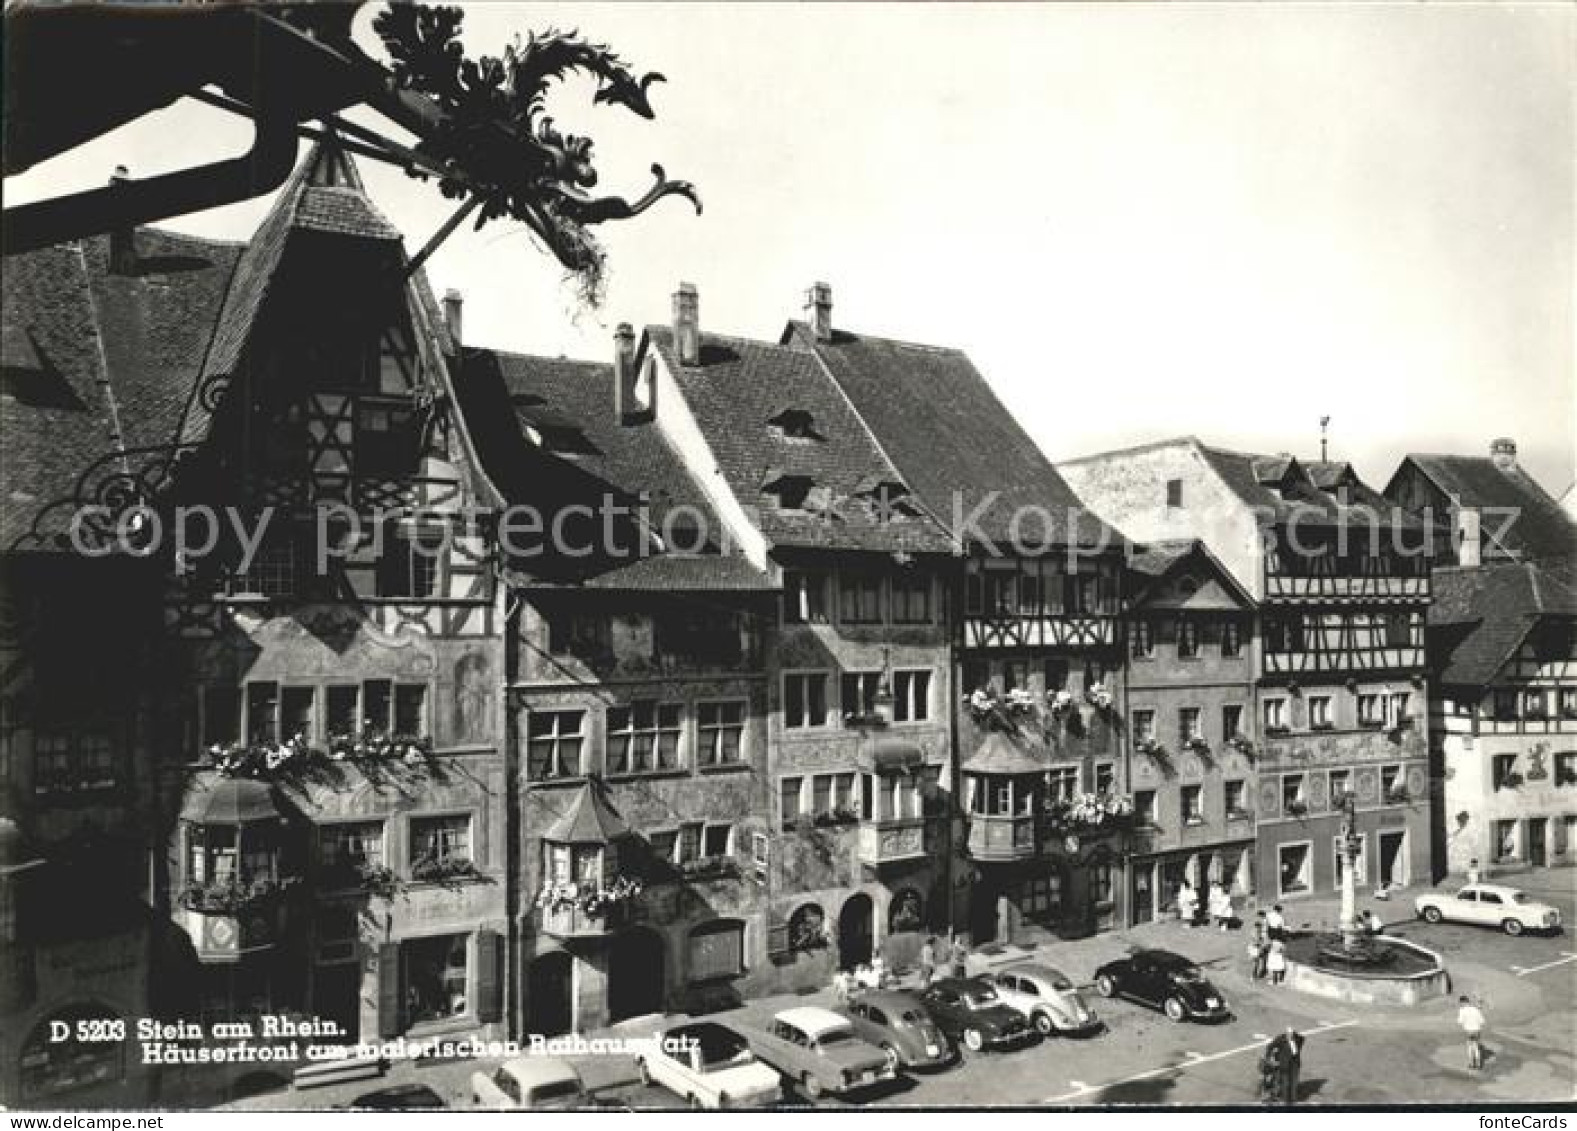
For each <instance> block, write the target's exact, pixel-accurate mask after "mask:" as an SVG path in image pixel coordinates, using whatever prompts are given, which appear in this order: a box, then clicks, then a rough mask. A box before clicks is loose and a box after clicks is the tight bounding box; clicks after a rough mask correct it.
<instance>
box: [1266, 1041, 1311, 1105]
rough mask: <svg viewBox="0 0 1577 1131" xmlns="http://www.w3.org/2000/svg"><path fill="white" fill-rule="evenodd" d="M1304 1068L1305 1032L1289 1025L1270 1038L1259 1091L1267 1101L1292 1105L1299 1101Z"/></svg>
mask: <svg viewBox="0 0 1577 1131" xmlns="http://www.w3.org/2000/svg"><path fill="white" fill-rule="evenodd" d="M1302 1072H1303V1034H1302V1033H1300V1032H1298V1031H1297V1029H1295V1028H1293V1027H1292V1026H1291V1025H1288V1026H1287V1027H1286V1029H1284V1030H1283V1031H1282V1032H1280V1033H1277V1034H1276V1036H1274V1037H1273V1038H1271V1040H1270V1043H1269V1044H1267V1045H1266V1046H1265V1054H1264V1056H1262V1057H1261V1058H1260V1094H1261V1096H1262V1097H1263V1098H1264V1101H1265V1102H1266V1103H1272V1104H1280V1105H1282V1106H1284V1107H1291V1106H1292V1105H1293V1104H1295V1103H1297V1102H1298V1078H1299V1076H1300V1075H1301V1074H1302Z"/></svg>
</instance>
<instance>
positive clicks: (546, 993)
mask: <svg viewBox="0 0 1577 1131" xmlns="http://www.w3.org/2000/svg"><path fill="white" fill-rule="evenodd" d="M574 967H575V960H574V959H573V958H571V957H570V956H569V954H568V953H567V952H566V951H562V950H555V951H552V952H551V953H548V954H544V955H542V956H541V957H539V958H537V959H535V960H534V961H533V962H532V963H531V966H530V968H529V969H528V970H527V973H526V1031H527V1032H528V1033H540V1034H542V1035H543V1036H545V1037H553V1036H557V1035H558V1034H560V1033H567V1032H569V1031H570V1028H571V1026H572V1025H573V1024H574V1020H575V1018H574V1010H573V1008H572V1004H571V1002H572V987H573V985H574V972H575V971H574Z"/></svg>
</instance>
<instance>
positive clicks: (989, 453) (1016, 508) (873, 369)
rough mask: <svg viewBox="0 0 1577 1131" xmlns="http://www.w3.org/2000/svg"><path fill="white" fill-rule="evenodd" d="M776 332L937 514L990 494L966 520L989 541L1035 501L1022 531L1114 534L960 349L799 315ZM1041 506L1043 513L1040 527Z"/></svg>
mask: <svg viewBox="0 0 1577 1131" xmlns="http://www.w3.org/2000/svg"><path fill="white" fill-rule="evenodd" d="M785 340H787V341H790V342H792V343H793V344H794V345H795V346H797V347H799V348H801V349H807V350H811V351H813V352H814V353H815V355H816V357H817V358H818V359H820V360H821V362H822V363H823V364H824V365H825V366H826V368H827V371H828V372H829V373H831V375H832V377H833V379H834V380H836V381H837V382H838V385H839V386H840V387H841V388H842V390H843V392H844V394H845V395H846V396H847V397H848V398H849V400H850V401H851V402H852V403H853V405H854V407H855V409H856V410H857V411H858V412H859V413H860V415H861V416H862V417H863V418H864V420H865V422H866V423H867V424H868V425H869V427H870V429H871V431H872V432H873V433H874V434H875V436H876V439H877V441H878V443H879V444H880V445H881V449H882V451H883V452H885V453H886V455H887V457H888V458H889V459H890V460H891V461H892V462H893V464H894V465H896V467H897V468H898V471H899V472H900V473H901V474H902V475H903V477H904V480H905V482H907V483H908V484H909V485H910V486H911V487H912V488H913V490H914V491H915V492H916V493H918V494H919V496H920V497H921V499H923V500H924V501H925V503H926V505H927V507H929V509H930V510H931V512H932V513H933V514H935V515H937V516H938V517H939V518H940V519H941V520H942V522H943V523H945V524H948V525H949V526H951V525H952V524H953V523H954V517H953V516H954V515H955V514H957V515H959V516H971V515H974V514H975V512H976V508H977V507H980V506H982V505H985V504H987V503H988V500H989V505H985V506H984V510H983V511H982V513H981V514H980V516H979V517H978V518H977V519H975V520H974V521H973V522H972V525H973V526H974V527H976V528H978V530H980V531H981V532H983V533H984V534H985V535H986V536H987V537H988V538H990V539H992V540H993V541H995V542H999V543H1004V542H1007V541H1008V540H1009V539H1011V538H1012V534H1011V533H1010V529H1009V527H1010V523H1011V522H1012V520H1013V516H1014V514H1015V513H1016V512H1023V511H1025V510H1027V509H1028V508H1039V509H1037V510H1035V511H1034V517H1033V518H1032V519H1030V520H1028V521H1027V522H1025V523H1024V524H1022V526H1021V528H1020V537H1021V538H1023V539H1024V540H1025V541H1033V542H1040V541H1044V542H1047V543H1049V544H1052V545H1086V546H1089V545H1113V546H1117V545H1120V544H1121V541H1122V540H1121V537H1120V535H1118V534H1117V532H1116V531H1114V530H1112V529H1111V528H1110V527H1107V526H1106V525H1105V524H1104V523H1102V522H1101V521H1100V519H1099V518H1097V517H1096V516H1095V515H1094V513H1093V512H1090V511H1087V510H1085V509H1084V507H1083V506H1082V505H1081V504H1080V502H1079V499H1078V496H1077V495H1075V494H1074V492H1073V490H1072V489H1071V488H1070V487H1069V486H1068V484H1067V483H1066V482H1065V481H1064V480H1063V478H1062V476H1061V475H1060V474H1059V473H1058V471H1057V469H1056V468H1055V467H1053V466H1052V464H1051V461H1050V460H1048V459H1047V458H1046V456H1045V454H1044V453H1043V452H1042V451H1041V450H1040V448H1039V447H1038V446H1037V445H1036V444H1035V441H1033V440H1032V439H1030V437H1029V434H1028V433H1026V432H1025V431H1024V429H1023V428H1022V427H1021V426H1020V425H1019V422H1018V421H1017V420H1016V419H1015V418H1014V416H1013V414H1012V413H1010V412H1009V411H1008V410H1007V408H1006V407H1004V406H1003V404H1002V402H1001V401H1000V400H998V399H997V395H996V393H995V392H993V391H992V389H991V386H990V385H989V384H988V383H987V382H986V380H985V378H984V377H982V376H981V374H980V372H979V371H978V370H977V369H976V368H975V366H974V363H973V362H971V361H970V360H969V357H968V356H967V355H966V354H964V353H963V352H962V351H960V350H956V349H947V348H941V347H937V346H927V345H916V344H913V343H910V342H899V341H892V340H890V339H886V338H877V337H871V336H869V335H862V334H854V333H850V332H848V331H844V330H834V331H833V333H832V336H831V339H830V340H828V341H819V340H817V339H816V337H815V335H814V333H813V332H812V331H811V329H810V327H809V326H807V325H805V324H804V323H800V322H793V323H790V325H789V329H788V330H787V331H786V332H785ZM993 496H994V498H993ZM1042 512H1045V514H1049V515H1050V523H1049V529H1047V525H1048V524H1047V523H1046V522H1045V520H1044V518H1043V517H1042Z"/></svg>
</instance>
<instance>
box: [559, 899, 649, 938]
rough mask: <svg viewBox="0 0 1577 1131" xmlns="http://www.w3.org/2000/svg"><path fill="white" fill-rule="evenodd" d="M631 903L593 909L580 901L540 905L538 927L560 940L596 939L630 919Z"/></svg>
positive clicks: (615, 929)
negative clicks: (594, 910)
mask: <svg viewBox="0 0 1577 1131" xmlns="http://www.w3.org/2000/svg"><path fill="white" fill-rule="evenodd" d="M629 910H630V905H629V903H628V902H627V901H626V902H621V903H615V904H610V905H608V906H606V907H603V908H602V909H600V910H598V911H596V912H592V911H588V910H586V908H585V907H583V906H581V904H580V903H578V902H577V903H559V904H549V905H548V906H546V907H539V908H537V912H536V914H537V930H539V931H541V932H542V933H543V934H545V935H552V936H553V937H554V938H560V939H584V938H595V937H597V936H601V935H606V934H609V933H611V932H613V931H617V930H618V929H619V928H621V927H623V926H624V925H625V923H627V922H628V921H629Z"/></svg>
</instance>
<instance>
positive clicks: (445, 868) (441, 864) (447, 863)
mask: <svg viewBox="0 0 1577 1131" xmlns="http://www.w3.org/2000/svg"><path fill="white" fill-rule="evenodd" d="M480 874H481V873H480V872H478V871H477V867H476V863H475V862H474V861H473V860H472V859H471V858H470V857H469V856H451V855H448V854H447V853H445V854H440V855H434V854H432V853H428V854H427V855H425V856H420V857H418V858H417V859H416V860H414V861H413V862H412V863H411V879H413V880H415V881H417V882H419V883H425V884H442V883H450V882H453V881H456V880H470V879H475V878H476V877H477V876H479V875H480Z"/></svg>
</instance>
